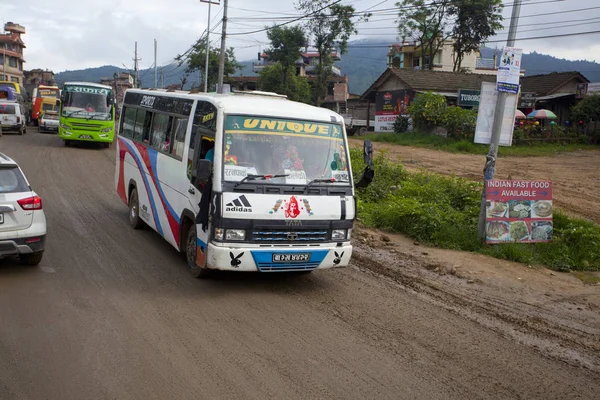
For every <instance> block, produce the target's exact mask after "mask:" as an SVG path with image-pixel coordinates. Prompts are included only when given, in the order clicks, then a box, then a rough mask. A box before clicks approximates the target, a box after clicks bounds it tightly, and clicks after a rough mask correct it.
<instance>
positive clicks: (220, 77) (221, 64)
mask: <svg viewBox="0 0 600 400" xmlns="http://www.w3.org/2000/svg"><path fill="white" fill-rule="evenodd" d="M209 29H210V27H209ZM226 38H227V0H223V29H222V32H221V58H220V59H219V75H218V81H217V82H218V83H217V93H223V75H224V74H225V40H226Z"/></svg>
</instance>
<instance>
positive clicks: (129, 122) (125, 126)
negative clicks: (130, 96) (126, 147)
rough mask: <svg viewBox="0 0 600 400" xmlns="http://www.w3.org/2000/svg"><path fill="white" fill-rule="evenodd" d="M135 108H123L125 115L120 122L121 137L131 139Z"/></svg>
mask: <svg viewBox="0 0 600 400" xmlns="http://www.w3.org/2000/svg"><path fill="white" fill-rule="evenodd" d="M136 111H137V110H136V109H135V108H131V107H125V114H124V115H123V120H122V122H121V136H124V137H126V138H132V137H133V128H134V127H135V113H136Z"/></svg>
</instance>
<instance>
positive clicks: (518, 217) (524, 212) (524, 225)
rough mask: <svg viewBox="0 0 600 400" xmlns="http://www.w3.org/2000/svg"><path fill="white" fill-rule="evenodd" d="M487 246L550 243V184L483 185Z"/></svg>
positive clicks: (499, 182) (498, 182) (497, 182)
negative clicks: (484, 191) (488, 244)
mask: <svg viewBox="0 0 600 400" xmlns="http://www.w3.org/2000/svg"><path fill="white" fill-rule="evenodd" d="M485 190H486V200H487V202H486V241H487V243H490V244H494V243H507V242H511V243H514V242H517V243H537V242H550V241H552V234H553V223H552V182H550V181H529V180H490V181H487V182H486V188H485Z"/></svg>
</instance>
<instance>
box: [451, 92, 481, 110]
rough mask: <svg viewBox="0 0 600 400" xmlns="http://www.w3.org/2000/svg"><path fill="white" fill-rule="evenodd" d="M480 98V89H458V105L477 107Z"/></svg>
mask: <svg viewBox="0 0 600 400" xmlns="http://www.w3.org/2000/svg"><path fill="white" fill-rule="evenodd" d="M480 98H481V91H479V90H467V89H459V90H458V102H457V103H458V105H459V106H461V107H477V106H478V105H479V100H480Z"/></svg>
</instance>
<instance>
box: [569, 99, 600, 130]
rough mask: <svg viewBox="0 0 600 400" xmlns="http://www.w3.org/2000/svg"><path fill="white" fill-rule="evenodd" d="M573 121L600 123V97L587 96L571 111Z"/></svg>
mask: <svg viewBox="0 0 600 400" xmlns="http://www.w3.org/2000/svg"><path fill="white" fill-rule="evenodd" d="M571 112H572V116H571V118H572V120H573V121H583V123H589V122H591V121H600V95H592V96H586V97H585V98H583V100H581V101H580V102H579V103H577V104H575V105H574V106H573V108H572V109H571Z"/></svg>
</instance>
